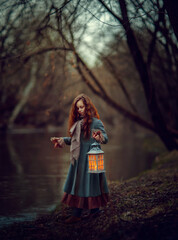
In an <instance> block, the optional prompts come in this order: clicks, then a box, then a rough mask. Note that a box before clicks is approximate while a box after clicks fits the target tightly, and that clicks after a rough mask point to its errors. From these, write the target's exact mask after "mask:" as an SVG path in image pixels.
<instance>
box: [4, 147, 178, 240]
mask: <svg viewBox="0 0 178 240" xmlns="http://www.w3.org/2000/svg"><path fill="white" fill-rule="evenodd" d="M177 163H178V151H173V152H171V153H168V154H163V155H161V156H159V157H157V158H156V159H155V163H154V166H153V168H152V169H151V170H148V171H146V172H144V173H142V174H140V175H139V176H138V177H136V178H133V179H130V180H127V181H124V182H122V183H119V182H111V183H109V189H110V202H109V203H108V205H107V207H106V208H104V209H102V211H101V213H100V215H99V216H97V217H96V218H94V219H90V220H82V221H80V222H79V223H77V224H71V225H66V224H64V219H65V218H66V217H67V216H68V215H69V214H70V209H69V208H68V207H65V206H61V205H60V206H58V207H57V209H56V210H55V211H54V212H53V213H52V214H51V215H46V216H43V217H39V218H38V219H37V220H35V221H32V222H23V223H15V224H13V225H11V226H8V227H5V228H3V229H1V231H0V236H1V239H4V240H5V239H6V240H10V239H13V240H15V239H18V240H21V239H24V240H32V239H34V240H48V239H49V240H52V239H53V240H55V239H85V240H89V239H104V240H106V239H108V240H109V239H121V240H133V239H140V240H143V239H144V240H147V239H161V240H164V239H165V240H174V239H178V233H177V228H178V224H177V222H178V217H177V216H178V215H177V213H178V207H177V201H176V200H177V197H178V181H177V180H178V172H177ZM83 214H84V215H85V214H86V212H84V213H83Z"/></svg>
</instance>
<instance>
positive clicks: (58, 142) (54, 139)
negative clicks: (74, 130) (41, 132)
mask: <svg viewBox="0 0 178 240" xmlns="http://www.w3.org/2000/svg"><path fill="white" fill-rule="evenodd" d="M51 142H52V143H53V144H54V148H57V147H60V148H62V147H63V146H64V139H63V138H59V137H52V138H51Z"/></svg>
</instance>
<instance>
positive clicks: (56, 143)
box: [51, 99, 103, 148]
mask: <svg viewBox="0 0 178 240" xmlns="http://www.w3.org/2000/svg"><path fill="white" fill-rule="evenodd" d="M76 107H77V111H78V113H79V114H80V116H81V117H85V105H84V102H83V100H82V99H80V100H79V101H78V102H77V104H76ZM92 137H93V138H94V139H95V140H96V141H102V140H103V135H102V133H101V131H97V132H93V135H92ZM51 141H52V143H53V144H54V148H56V147H58V146H59V147H63V146H64V139H63V138H58V137H52V138H51Z"/></svg>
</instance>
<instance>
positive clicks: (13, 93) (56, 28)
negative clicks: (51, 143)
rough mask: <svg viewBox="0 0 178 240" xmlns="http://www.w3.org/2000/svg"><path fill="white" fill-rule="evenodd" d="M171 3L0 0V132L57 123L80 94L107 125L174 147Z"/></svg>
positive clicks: (176, 71) (177, 123)
mask: <svg viewBox="0 0 178 240" xmlns="http://www.w3.org/2000/svg"><path fill="white" fill-rule="evenodd" d="M174 4H175V1H166V0H164V1H163V0H151V1H141V0H131V1H126V0H120V1H116V0H113V1H102V0H98V1H96V0H94V1H87V0H71V1H70V0H68V1H67V0H60V1H55V0H43V1H42V0H41V1H33V0H24V1H22V0H21V1H20V0H17V1H13V2H12V1H10V0H8V1H1V3H0V9H1V17H0V18H1V28H0V39H1V41H0V52H1V56H0V76H1V81H0V102H1V105H0V112H1V118H0V129H1V130H2V131H4V130H7V129H13V128H14V127H15V128H17V127H22V126H23V127H28V128H34V127H35V128H45V129H51V128H53V127H54V126H62V125H63V123H66V119H67V117H68V112H69V108H70V104H71V102H72V100H73V99H74V97H75V96H76V95H78V94H79V93H81V92H85V93H86V94H88V95H89V96H90V97H91V98H92V99H93V102H94V103H95V104H96V106H97V108H98V109H99V111H100V114H101V116H102V119H103V121H104V122H106V123H107V124H109V125H110V127H109V128H110V129H116V128H117V126H119V127H120V128H122V127H125V124H126V125H127V124H128V126H131V127H133V128H136V131H137V130H138V129H137V126H141V127H142V128H143V129H148V130H149V131H151V132H153V133H155V134H156V135H157V136H159V138H160V139H161V141H162V143H163V144H164V146H165V147H166V148H167V149H168V150H173V149H177V148H178V144H177V141H176V139H177V136H178V132H177V130H178V108H177V106H178V95H177V92H178V91H177V90H178V89H177V78H178V68H177V57H178V56H177V52H178V51H177V26H176V14H175V9H176V8H175V5H174ZM127 120H128V121H127ZM139 131H140V128H139Z"/></svg>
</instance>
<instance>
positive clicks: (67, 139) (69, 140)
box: [63, 137, 71, 145]
mask: <svg viewBox="0 0 178 240" xmlns="http://www.w3.org/2000/svg"><path fill="white" fill-rule="evenodd" d="M63 139H64V142H65V144H67V145H70V144H71V137H63Z"/></svg>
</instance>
